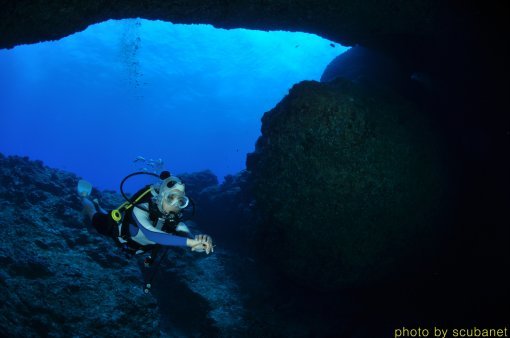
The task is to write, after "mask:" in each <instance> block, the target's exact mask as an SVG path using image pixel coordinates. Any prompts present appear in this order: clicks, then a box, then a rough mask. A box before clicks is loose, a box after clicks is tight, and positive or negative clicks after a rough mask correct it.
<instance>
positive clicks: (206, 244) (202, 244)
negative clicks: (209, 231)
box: [186, 235, 214, 254]
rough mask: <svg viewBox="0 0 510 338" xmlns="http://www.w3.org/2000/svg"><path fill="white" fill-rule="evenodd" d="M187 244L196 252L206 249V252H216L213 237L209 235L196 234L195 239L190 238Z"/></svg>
mask: <svg viewBox="0 0 510 338" xmlns="http://www.w3.org/2000/svg"><path fill="white" fill-rule="evenodd" d="M186 245H187V246H189V247H191V251H196V252H204V251H205V253H206V254H209V253H211V252H214V247H213V244H212V239H211V237H209V236H207V235H197V236H195V239H190V238H188V240H187V241H186Z"/></svg>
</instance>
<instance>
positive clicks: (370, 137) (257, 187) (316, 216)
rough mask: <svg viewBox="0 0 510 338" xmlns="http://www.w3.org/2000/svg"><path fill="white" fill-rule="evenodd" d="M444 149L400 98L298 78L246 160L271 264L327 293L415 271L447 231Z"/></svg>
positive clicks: (341, 82)
mask: <svg viewBox="0 0 510 338" xmlns="http://www.w3.org/2000/svg"><path fill="white" fill-rule="evenodd" d="M440 149H441V148H440V143H439V140H438V139H437V135H435V132H434V130H433V129H432V128H431V126H430V125H429V124H428V123H427V120H426V119H425V118H424V117H423V116H422V115H421V113H420V111H419V110H418V109H416V108H415V107H414V106H413V105H411V104H409V103H407V102H406V101H404V100H402V99H401V98H399V97H391V96H379V95H377V94H376V93H375V92H373V91H369V90H367V89H365V88H363V87H360V86H357V85H355V84H353V83H352V82H350V81H347V80H344V79H338V80H336V81H333V82H331V83H328V84H323V83H316V82H309V81H305V82H302V83H300V84H298V85H295V86H294V87H293V88H292V89H291V91H290V93H289V95H288V96H286V97H285V98H284V99H283V100H282V101H281V102H280V103H279V104H278V105H277V106H276V107H275V108H274V109H273V110H271V111H269V112H267V113H266V114H265V115H264V117H263V118H262V136H261V137H260V138H259V139H258V141H257V145H256V151H255V152H254V153H252V154H249V156H248V158H247V169H248V170H249V171H250V172H251V175H252V180H253V182H252V184H253V193H254V196H255V200H256V209H257V211H258V212H259V213H260V214H261V215H263V217H264V219H263V222H261V223H260V224H259V227H258V230H257V231H258V233H259V236H258V238H259V243H258V245H259V248H260V252H261V253H263V256H264V257H265V258H266V262H267V264H268V265H272V266H275V267H276V266H277V267H278V269H276V270H281V271H282V272H283V273H284V274H285V275H286V276H287V277H289V278H290V279H292V281H293V282H295V283H298V284H300V285H303V286H306V287H310V288H313V289H316V290H324V291H325V290H335V289H339V288H343V287H351V286H358V287H360V286H364V285H373V284H374V283H375V284H378V283H390V282H392V281H394V280H400V281H401V280H403V276H406V274H413V273H415V272H416V271H414V270H415V267H416V266H419V265H420V262H422V263H423V261H424V260H426V258H427V257H429V256H433V255H434V254H435V252H434V251H435V249H436V247H437V246H439V242H440V240H439V238H441V236H443V235H444V234H443V231H446V230H444V229H442V226H443V222H441V219H442V218H441V216H445V215H441V212H442V210H443V209H445V208H446V207H447V204H446V203H445V199H446V197H447V194H448V183H447V181H448V177H447V176H446V174H445V172H444V168H443V163H442V158H441V156H442V154H441V153H440ZM443 219H444V217H443Z"/></svg>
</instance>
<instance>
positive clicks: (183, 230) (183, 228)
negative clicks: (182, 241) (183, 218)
mask: <svg viewBox="0 0 510 338" xmlns="http://www.w3.org/2000/svg"><path fill="white" fill-rule="evenodd" d="M175 230H176V232H177V235H178V236H181V237H188V238H193V234H192V233H191V231H190V230H189V228H188V226H187V225H186V224H184V223H183V222H180V223H179V224H178V225H177V228H176V229H175Z"/></svg>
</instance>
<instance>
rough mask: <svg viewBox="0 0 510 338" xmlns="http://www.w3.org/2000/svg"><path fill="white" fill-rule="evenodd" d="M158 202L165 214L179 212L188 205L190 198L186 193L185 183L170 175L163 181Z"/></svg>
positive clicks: (157, 197) (157, 198) (160, 209)
mask: <svg viewBox="0 0 510 338" xmlns="http://www.w3.org/2000/svg"><path fill="white" fill-rule="evenodd" d="M156 203H157V205H158V208H159V211H161V212H162V213H163V214H165V215H168V214H170V213H179V212H180V210H181V209H184V208H186V207H187V206H188V203H189V199H188V197H186V195H185V190H184V184H183V183H182V182H181V180H180V179H179V178H178V177H175V176H170V177H168V178H166V179H164V180H163V182H161V184H160V185H159V191H158V195H157V196H156Z"/></svg>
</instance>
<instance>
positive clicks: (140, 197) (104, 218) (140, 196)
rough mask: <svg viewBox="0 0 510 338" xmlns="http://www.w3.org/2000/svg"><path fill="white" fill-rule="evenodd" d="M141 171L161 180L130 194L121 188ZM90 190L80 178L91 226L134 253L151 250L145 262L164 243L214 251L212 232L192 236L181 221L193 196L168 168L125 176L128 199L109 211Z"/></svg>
mask: <svg viewBox="0 0 510 338" xmlns="http://www.w3.org/2000/svg"><path fill="white" fill-rule="evenodd" d="M142 174H143V175H152V176H156V177H159V178H160V182H158V183H156V184H152V185H147V186H145V187H144V188H143V189H141V190H139V191H138V192H137V193H135V194H134V195H133V196H132V197H131V198H127V196H126V195H125V194H124V191H123V189H122V187H123V184H124V182H125V181H126V180H127V179H128V178H130V177H132V176H135V175H142ZM91 191H92V186H91V184H90V183H88V182H87V181H84V180H80V181H79V182H78V194H79V195H80V197H81V199H82V203H83V208H84V212H85V214H86V215H87V216H88V218H89V219H90V221H91V223H92V226H93V227H94V228H95V229H96V230H97V232H98V233H100V234H102V235H105V236H108V237H111V238H113V239H114V240H115V242H116V243H117V244H118V245H119V246H120V247H121V248H122V249H124V250H125V251H126V252H127V253H130V254H132V255H135V254H140V253H145V252H148V251H149V250H151V251H152V254H151V256H149V258H148V259H146V261H145V264H146V266H148V265H150V263H152V261H153V260H154V259H155V257H156V255H157V252H158V251H159V250H160V249H161V246H165V247H168V246H177V247H189V248H191V251H196V252H205V253H206V254H209V253H211V252H214V247H213V244H212V239H211V237H210V236H208V235H197V236H195V237H193V236H192V235H191V232H190V230H189V229H188V227H187V226H186V224H184V222H182V211H183V209H184V208H186V207H187V206H188V204H189V202H190V199H189V198H188V197H187V196H186V194H185V186H184V184H183V183H182V181H181V180H180V179H179V178H178V177H175V176H172V175H171V174H170V173H169V172H168V171H163V172H162V173H161V174H160V175H157V174H153V173H147V172H136V173H133V174H130V175H128V176H126V177H125V178H124V180H123V181H122V183H121V185H120V191H121V194H122V196H123V197H124V198H125V199H126V202H125V203H123V204H122V205H121V206H120V207H118V208H117V209H114V210H111V211H110V212H107V211H106V210H104V209H103V208H101V207H100V206H99V203H98V202H97V200H94V201H91V200H90V192H91Z"/></svg>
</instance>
